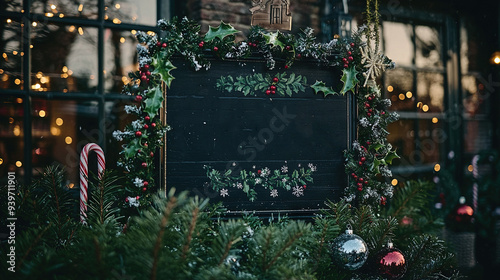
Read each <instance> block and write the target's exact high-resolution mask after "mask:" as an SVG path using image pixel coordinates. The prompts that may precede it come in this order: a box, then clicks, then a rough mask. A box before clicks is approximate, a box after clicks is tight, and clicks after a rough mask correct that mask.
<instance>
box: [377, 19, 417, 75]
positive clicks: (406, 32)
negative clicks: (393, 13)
mask: <svg viewBox="0 0 500 280" xmlns="http://www.w3.org/2000/svg"><path fill="white" fill-rule="evenodd" d="M382 26H383V29H384V38H383V39H384V47H385V55H387V57H389V58H391V59H392V60H393V61H395V62H396V65H398V66H399V65H401V66H411V65H412V64H413V55H412V54H413V49H414V47H413V43H412V37H413V29H412V26H411V25H410V24H405V23H399V22H391V21H386V22H383V23H382Z"/></svg>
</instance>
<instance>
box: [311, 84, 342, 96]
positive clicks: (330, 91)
mask: <svg viewBox="0 0 500 280" xmlns="http://www.w3.org/2000/svg"><path fill="white" fill-rule="evenodd" d="M311 88H312V89H313V90H314V93H315V94H318V93H319V92H322V93H323V94H324V96H325V97H327V96H328V95H330V94H331V95H334V94H337V93H336V92H335V91H334V90H333V89H332V88H331V87H327V86H326V85H325V83H324V82H323V81H316V83H314V85H312V86H311Z"/></svg>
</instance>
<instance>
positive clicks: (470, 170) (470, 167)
mask: <svg viewBox="0 0 500 280" xmlns="http://www.w3.org/2000/svg"><path fill="white" fill-rule="evenodd" d="M467 170H469V172H472V171H474V166H472V164H470V165H469V166H467Z"/></svg>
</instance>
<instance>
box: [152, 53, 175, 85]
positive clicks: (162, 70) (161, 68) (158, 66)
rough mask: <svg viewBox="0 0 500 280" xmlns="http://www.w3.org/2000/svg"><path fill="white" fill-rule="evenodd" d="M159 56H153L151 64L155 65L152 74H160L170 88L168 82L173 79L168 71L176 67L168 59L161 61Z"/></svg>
mask: <svg viewBox="0 0 500 280" xmlns="http://www.w3.org/2000/svg"><path fill="white" fill-rule="evenodd" d="M162 61H164V60H162V59H161V58H157V57H153V61H152V65H153V66H154V67H155V70H154V71H153V74H158V75H160V76H161V79H162V80H163V81H164V82H165V83H166V84H167V86H168V87H169V88H170V84H171V83H172V81H173V80H174V79H175V78H174V76H172V75H171V74H170V71H172V70H174V69H177V67H175V66H174V65H173V64H172V62H170V60H167V61H166V62H162Z"/></svg>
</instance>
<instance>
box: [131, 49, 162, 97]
mask: <svg viewBox="0 0 500 280" xmlns="http://www.w3.org/2000/svg"><path fill="white" fill-rule="evenodd" d="M164 44H166V43H164ZM149 68H150V66H149V64H145V65H144V66H142V67H141V69H139V70H140V74H141V81H143V82H145V83H149V78H150V77H151V72H150V71H149ZM138 96H139V95H138ZM136 100H137V101H138V102H140V101H141V100H142V96H141V98H139V97H136Z"/></svg>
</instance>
